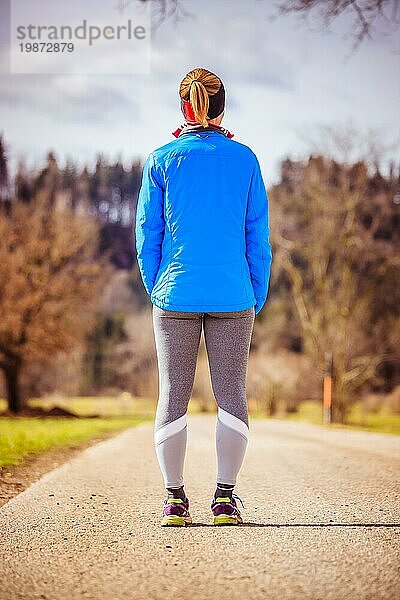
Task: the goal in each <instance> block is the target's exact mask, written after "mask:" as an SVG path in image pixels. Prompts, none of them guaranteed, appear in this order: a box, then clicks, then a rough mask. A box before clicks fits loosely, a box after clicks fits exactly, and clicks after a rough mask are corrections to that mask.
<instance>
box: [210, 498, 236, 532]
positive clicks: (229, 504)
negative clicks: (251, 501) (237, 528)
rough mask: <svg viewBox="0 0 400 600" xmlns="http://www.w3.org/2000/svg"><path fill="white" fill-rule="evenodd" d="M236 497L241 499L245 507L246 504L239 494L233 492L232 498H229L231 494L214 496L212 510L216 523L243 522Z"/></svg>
mask: <svg viewBox="0 0 400 600" xmlns="http://www.w3.org/2000/svg"><path fill="white" fill-rule="evenodd" d="M236 498H237V499H238V500H240V502H241V504H242V506H243V508H244V504H243V502H242V500H241V498H239V496H238V495H237V494H232V498H229V496H224V497H222V496H218V498H213V500H212V502H211V510H212V512H213V515H214V525H238V523H243V519H242V517H241V515H240V511H239V509H238V507H237V504H236Z"/></svg>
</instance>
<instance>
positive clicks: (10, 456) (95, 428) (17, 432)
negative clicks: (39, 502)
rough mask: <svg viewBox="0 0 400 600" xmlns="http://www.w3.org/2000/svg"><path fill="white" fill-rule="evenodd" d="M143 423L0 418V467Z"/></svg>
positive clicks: (131, 419) (137, 420)
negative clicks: (29, 456) (32, 455)
mask: <svg viewBox="0 0 400 600" xmlns="http://www.w3.org/2000/svg"><path fill="white" fill-rule="evenodd" d="M143 420H144V419H143V418H140V417H125V418H123V417H120V418H118V417H117V418H115V417H114V418H109V419H84V418H83V419H69V418H64V417H57V418H52V417H48V418H45V419H41V418H37V417H33V418H29V417H28V418H24V417H21V418H7V417H3V418H0V468H1V467H4V466H6V465H16V464H19V463H21V462H22V461H23V459H24V458H26V457H27V456H28V455H31V454H37V453H40V452H45V451H46V450H52V449H54V448H61V447H71V446H75V445H78V444H79V442H82V441H85V440H89V439H91V438H94V437H96V436H97V435H99V434H102V433H104V432H111V431H118V430H121V429H124V428H126V427H130V426H132V425H137V424H138V423H140V422H141V421H143Z"/></svg>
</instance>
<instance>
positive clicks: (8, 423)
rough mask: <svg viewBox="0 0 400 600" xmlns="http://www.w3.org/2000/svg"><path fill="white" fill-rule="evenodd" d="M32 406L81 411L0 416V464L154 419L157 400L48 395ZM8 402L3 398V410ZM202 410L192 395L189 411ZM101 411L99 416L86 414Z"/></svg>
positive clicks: (1, 465) (126, 395)
mask: <svg viewBox="0 0 400 600" xmlns="http://www.w3.org/2000/svg"><path fill="white" fill-rule="evenodd" d="M28 405H29V406H30V407H31V408H35V407H41V408H43V409H44V410H49V409H51V408H52V407H53V406H59V407H61V408H64V409H67V410H69V411H70V412H73V413H74V414H76V415H78V416H79V417H80V418H79V419H70V418H64V417H56V418H53V417H46V418H40V417H27V418H26V417H18V418H8V417H1V418H0V468H1V467H4V466H6V465H15V464H19V463H21V462H22V461H23V460H24V458H26V457H27V456H29V455H33V454H38V453H40V452H45V451H46V450H52V449H54V448H62V447H67V446H69V447H70V446H74V445H75V446H76V445H78V444H79V443H80V442H82V441H85V440H89V439H91V438H94V437H96V436H97V435H99V434H101V433H104V432H107V431H117V430H120V429H124V428H126V427H130V426H132V425H136V424H137V423H140V422H142V421H149V420H152V419H154V415H155V410H156V400H155V399H154V398H135V397H132V396H131V395H130V394H121V395H120V396H117V397H114V398H112V397H108V396H105V397H76V398H74V397H72V398H62V397H56V396H54V397H48V398H33V399H31V400H29V401H28ZM6 407H7V404H6V401H5V400H4V399H0V414H1V413H2V412H4V411H5V410H6ZM200 411H201V403H200V402H199V401H198V400H196V399H195V398H193V399H192V400H191V402H190V407H189V412H190V413H196V412H200ZM93 415H98V416H99V418H96V419H93V418H85V417H90V416H93Z"/></svg>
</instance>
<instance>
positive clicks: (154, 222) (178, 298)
mask: <svg viewBox="0 0 400 600" xmlns="http://www.w3.org/2000/svg"><path fill="white" fill-rule="evenodd" d="M179 93H180V100H181V108H182V112H183V114H184V116H185V124H184V125H183V126H181V127H180V128H178V129H177V130H176V131H175V132H174V136H175V137H176V139H175V140H174V141H172V142H170V143H169V144H166V145H164V146H162V147H161V148H158V149H157V150H154V151H153V152H152V153H151V154H150V155H149V157H148V159H147V161H146V163H145V166H144V170H143V179H142V187H141V190H140V194H139V199H138V206H137V214H136V226H135V232H136V251H137V260H138V265H139V269H140V273H141V276H142V279H143V283H144V286H145V289H146V291H147V293H148V294H149V296H150V300H151V302H152V305H153V307H152V310H153V327H154V335H155V343H156V351H157V360H158V370H159V398H158V405H157V412H156V419H155V427H154V443H155V449H156V454H157V458H158V461H159V465H160V469H161V472H162V475H163V478H164V483H165V488H166V490H167V498H165V500H164V504H163V518H162V521H161V525H186V524H189V523H191V522H192V518H191V515H190V513H189V500H188V498H187V497H186V494H185V491H184V482H183V467H184V459H185V453H186V442H187V422H186V413H187V408H188V403H189V399H190V396H191V393H192V388H193V382H194V376H195V370H196V364H197V356H198V348H199V343H200V337H201V332H202V329H204V340H205V345H206V349H207V355H208V361H209V368H210V375H211V382H212V388H213V392H214V395H215V398H216V401H217V405H218V415H217V423H216V451H217V463H218V472H217V478H216V490H215V493H214V497H213V499H212V501H211V511H212V513H213V516H214V524H215V525H225V524H237V523H241V522H242V518H241V515H240V511H239V508H238V506H237V503H236V499H237V498H239V497H238V496H237V495H236V494H234V493H233V489H234V486H235V484H236V478H237V475H238V472H239V470H240V468H241V465H242V462H243V459H244V455H245V451H246V447H247V443H248V437H249V422H248V409H247V398H246V376H247V363H248V356H249V349H250V341H251V335H252V330H253V325H254V319H255V315H256V314H257V313H258V312H259V311H260V310H261V308H262V306H263V305H264V303H265V300H266V297H267V292H268V285H269V276H270V265H271V260H272V254H271V246H270V242H269V224H268V197H267V193H266V190H265V186H264V182H263V179H262V175H261V171H260V166H259V163H258V160H257V157H256V156H255V154H254V153H253V152H252V150H250V148H248V147H247V146H245V145H243V144H240V143H238V142H234V141H233V140H232V139H231V138H232V137H233V136H232V134H231V133H230V132H229V131H227V130H226V129H224V128H222V127H221V121H222V118H223V116H224V111H225V89H224V85H223V83H222V81H221V79H220V78H219V77H218V76H217V75H215V74H214V73H211V72H210V71H207V70H206V69H201V68H197V69H194V70H192V71H190V72H189V73H188V74H187V75H186V76H185V77H184V78H183V80H182V82H181V84H180V88H179Z"/></svg>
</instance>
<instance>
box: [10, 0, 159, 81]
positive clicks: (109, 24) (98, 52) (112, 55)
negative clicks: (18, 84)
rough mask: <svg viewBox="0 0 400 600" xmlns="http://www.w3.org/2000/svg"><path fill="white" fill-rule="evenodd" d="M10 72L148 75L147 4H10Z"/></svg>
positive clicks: (59, 0) (136, 0) (54, 0)
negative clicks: (121, 7)
mask: <svg viewBox="0 0 400 600" xmlns="http://www.w3.org/2000/svg"><path fill="white" fill-rule="evenodd" d="M10 21H11V22H10V42H11V46H10V72H11V73H53V74H57V73H71V74H90V73H99V74H108V73H109V74H114V73H117V74H134V73H149V72H150V41H151V40H150V26H151V17H150V3H142V2H141V1H140V0H131V1H130V2H129V3H128V4H125V5H124V10H123V11H121V10H119V9H118V6H115V5H113V3H112V2H110V1H109V0H96V2H87V3H82V2H81V1H80V0H69V1H68V2H65V1H63V0H35V1H34V2H28V3H27V2H26V1H25V0H11V11H10Z"/></svg>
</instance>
